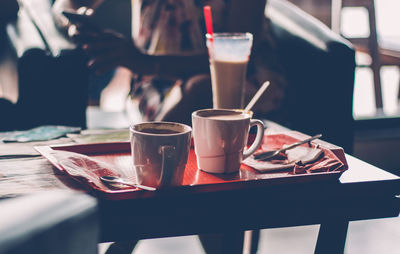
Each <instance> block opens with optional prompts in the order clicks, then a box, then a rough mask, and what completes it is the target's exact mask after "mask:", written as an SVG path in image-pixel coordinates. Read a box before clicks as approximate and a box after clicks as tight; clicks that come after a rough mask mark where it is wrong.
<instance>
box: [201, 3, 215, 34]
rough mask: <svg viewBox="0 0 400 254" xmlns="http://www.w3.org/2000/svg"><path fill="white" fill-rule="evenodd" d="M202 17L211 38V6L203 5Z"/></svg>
mask: <svg viewBox="0 0 400 254" xmlns="http://www.w3.org/2000/svg"><path fill="white" fill-rule="evenodd" d="M203 11H204V19H205V20H206V29H207V33H208V34H209V35H210V36H211V38H210V39H211V40H212V39H213V26H212V17H211V7H210V6H209V5H206V6H204V8H203Z"/></svg>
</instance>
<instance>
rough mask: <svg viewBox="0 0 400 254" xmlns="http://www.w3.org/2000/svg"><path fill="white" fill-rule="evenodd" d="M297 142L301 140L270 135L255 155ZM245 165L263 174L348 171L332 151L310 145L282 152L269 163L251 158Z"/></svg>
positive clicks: (281, 135)
mask: <svg viewBox="0 0 400 254" xmlns="http://www.w3.org/2000/svg"><path fill="white" fill-rule="evenodd" d="M297 141H299V140H294V139H293V137H290V136H285V135H284V134H274V135H268V136H266V138H264V141H263V144H262V145H261V148H260V149H259V150H258V151H257V152H256V153H255V155H256V154H258V153H261V152H266V151H269V150H275V149H278V148H281V147H283V146H285V145H289V144H291V143H294V142H297ZM243 163H244V164H246V165H247V166H250V167H252V168H254V169H255V170H257V171H259V172H261V173H265V172H271V171H282V170H285V171H289V172H290V173H291V174H305V173H313V172H330V171H340V170H343V171H344V170H346V169H347V165H345V164H344V163H343V162H342V161H341V160H339V159H338V157H337V156H336V155H335V154H334V153H333V152H332V151H331V150H329V149H326V148H324V147H322V146H320V145H309V144H305V145H302V146H298V147H296V148H293V149H290V150H287V151H286V152H282V153H280V154H279V155H277V156H275V157H273V158H271V159H270V160H267V161H261V160H255V159H254V156H250V157H249V158H247V159H246V160H245V161H243Z"/></svg>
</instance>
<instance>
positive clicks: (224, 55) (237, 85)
mask: <svg viewBox="0 0 400 254" xmlns="http://www.w3.org/2000/svg"><path fill="white" fill-rule="evenodd" d="M206 38H207V48H208V53H209V59H210V71H211V83H212V94H213V108H215V109H242V108H243V107H244V95H245V82H246V72H247V63H248V62H249V57H250V51H251V47H252V45H253V35H252V34H251V33H214V34H213V36H211V35H209V34H207V35H206Z"/></svg>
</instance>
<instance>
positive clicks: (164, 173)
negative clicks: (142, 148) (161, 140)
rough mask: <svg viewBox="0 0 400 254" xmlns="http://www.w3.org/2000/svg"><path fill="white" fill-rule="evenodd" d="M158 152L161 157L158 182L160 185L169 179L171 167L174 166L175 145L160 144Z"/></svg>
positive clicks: (166, 182) (171, 173)
mask: <svg viewBox="0 0 400 254" xmlns="http://www.w3.org/2000/svg"><path fill="white" fill-rule="evenodd" d="M158 152H159V153H160V154H161V157H162V162H161V163H162V164H161V173H160V178H159V179H158V182H159V183H160V186H163V185H167V184H168V183H169V182H170V181H171V179H170V178H171V177H172V175H173V172H172V170H171V168H173V167H174V162H175V146H169V145H164V146H160V147H159V149H158Z"/></svg>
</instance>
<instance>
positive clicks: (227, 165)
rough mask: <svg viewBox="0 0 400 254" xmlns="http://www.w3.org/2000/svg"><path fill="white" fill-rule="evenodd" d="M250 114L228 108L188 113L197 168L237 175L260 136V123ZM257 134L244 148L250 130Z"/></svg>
mask: <svg viewBox="0 0 400 254" xmlns="http://www.w3.org/2000/svg"><path fill="white" fill-rule="evenodd" d="M251 117H252V112H251V111H244V110H233V109H232V110H229V109H203V110H198V111H195V112H193V113H192V125H193V139H194V149H195V153H196V158H197V166H198V167H199V168H200V169H201V170H203V171H206V172H209V173H232V172H237V171H238V170H239V168H240V165H241V163H242V161H243V160H244V159H246V158H247V157H249V156H250V155H251V154H253V153H254V152H255V151H256V150H257V149H258V148H259V146H260V145H261V143H262V141H263V137H264V124H263V123H262V122H261V121H260V120H256V119H251ZM252 126H257V135H256V138H255V140H254V142H253V144H252V145H251V146H250V147H249V148H248V149H245V148H246V145H247V139H248V135H249V131H250V128H251V127H252Z"/></svg>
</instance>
